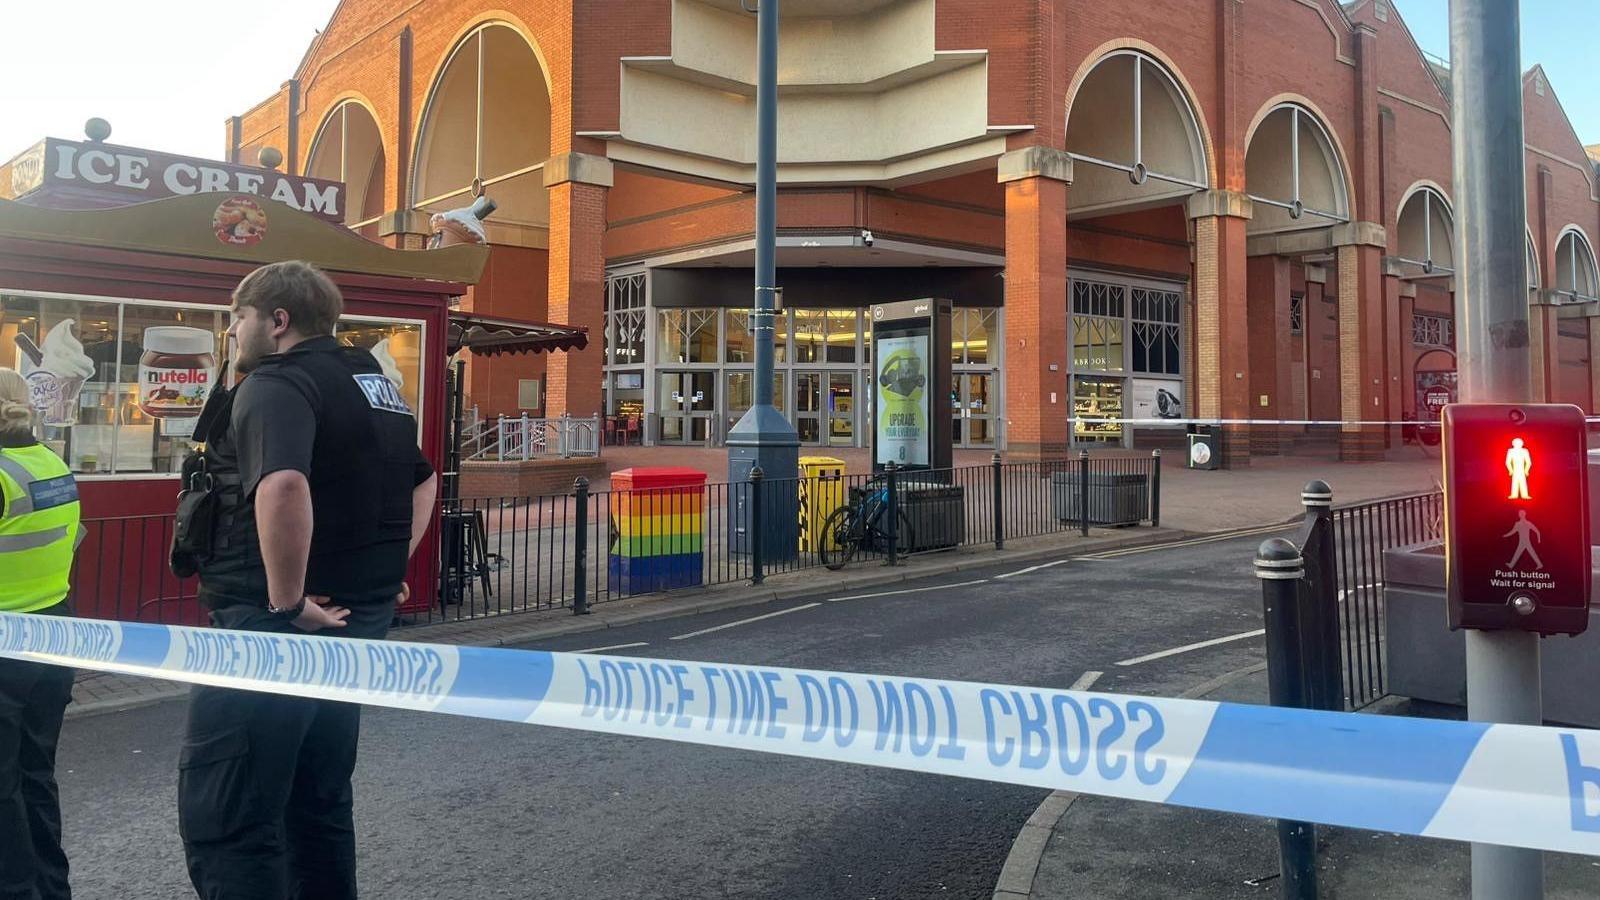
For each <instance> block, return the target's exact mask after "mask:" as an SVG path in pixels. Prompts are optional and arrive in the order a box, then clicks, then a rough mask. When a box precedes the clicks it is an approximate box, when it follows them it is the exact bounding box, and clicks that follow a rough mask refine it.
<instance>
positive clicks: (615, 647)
mask: <svg viewBox="0 0 1600 900" xmlns="http://www.w3.org/2000/svg"><path fill="white" fill-rule="evenodd" d="M648 646H650V642H649V641H634V642H633V643H631V644H612V645H611V646H609V647H590V648H589V649H587V650H574V651H572V652H573V653H599V652H601V651H604V650H631V649H633V648H634V647H648Z"/></svg>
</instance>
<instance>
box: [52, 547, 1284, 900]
mask: <svg viewBox="0 0 1600 900" xmlns="http://www.w3.org/2000/svg"><path fill="white" fill-rule="evenodd" d="M1263 536H1264V535H1261V534H1254V535H1249V536H1242V537H1231V538H1218V537H1212V538H1204V539H1200V540H1201V542H1198V543H1195V542H1190V543H1179V544H1170V545H1165V546H1160V547H1153V548H1147V549H1144V550H1142V551H1138V552H1121V551H1108V552H1103V553H1099V554H1092V555H1084V554H1082V553H1081V551H1080V552H1079V553H1077V554H1073V555H1060V554H1058V555H1057V556H1056V557H1055V558H1052V559H1047V560H1040V559H1034V560H1032V561H1026V560H1013V561H1011V562H1008V563H1007V564H1006V565H1005V566H992V565H991V566H988V567H979V568H974V569H968V570H966V571H960V572H953V573H948V574H944V575H941V576H939V577H937V578H933V579H924V580H917V581H907V582H903V583H900V584H896V585H882V586H880V587H879V588H877V589H859V588H858V589H852V590H849V591H842V590H838V589H832V588H830V587H829V586H827V585H825V584H816V583H815V582H813V583H812V584H811V585H809V593H805V594H803V595H798V596H790V597H786V598H785V599H774V600H771V601H769V602H768V603H766V604H765V605H762V606H756V607H747V608H740V609H724V610H718V611H714V612H706V613H702V614H700V615H697V616H693V617H689V618H675V619H670V620H656V621H644V622H636V623H634V624H622V623H621V622H620V621H619V622H618V623H617V624H616V625H615V627H610V628H607V629H605V630H604V631H601V632H589V633H583V634H570V635H566V636H562V637H557V638H551V639H545V640H541V641H538V642H536V646H539V647H542V648H548V649H557V650H569V651H580V650H589V649H596V648H601V647H606V648H616V649H614V650H610V651H609V652H615V653H624V654H637V655H646V656H663V657H673V658H683V659H699V660H714V661H730V662H740V663H750V664H770V665H783V666H794V667H801V668H818V669H835V670H851V671H862V672H892V673H896V674H902V675H912V676H927V677H934V678H956V679H974V680H985V681H998V682H1008V683H1016V684H1027V685H1039V686H1044V687H1054V688H1066V687H1071V686H1073V685H1079V686H1085V685H1088V684H1093V685H1094V686H1095V687H1097V688H1101V689H1105V690H1111V691H1122V692H1139V693H1148V694H1159V695H1172V694H1176V693H1179V692H1181V691H1183V690H1184V689H1186V688H1188V687H1191V686H1192V685H1194V684H1196V683H1198V682H1202V681H1205V680H1207V679H1209V678H1212V677H1215V676H1217V675H1219V674H1222V673H1225V672H1230V671H1234V670H1236V669H1239V668H1241V667H1243V666H1248V665H1251V664H1253V663H1255V662H1257V661H1259V658H1260V648H1259V646H1258V645H1259V637H1258V636H1257V635H1256V634H1255V629H1258V628H1259V627H1260V613H1259V605H1260V603H1259V598H1258V596H1257V595H1256V593H1255V585H1254V583H1253V579H1252V577H1251V574H1250V566H1249V561H1250V559H1251V554H1252V551H1253V549H1254V547H1255V545H1256V544H1257V543H1258V542H1259V541H1260V540H1261V539H1262V537H1263ZM1069 552H1070V551H1069ZM1002 575H1007V576H1009V577H1006V578H1001V577H1000V576H1002ZM771 613H781V615H777V616H772V615H770V614H771ZM713 629H714V630H713ZM1215 637H1225V638H1233V639H1232V640H1229V641H1227V642H1225V643H1221V644H1215V645H1212V646H1208V647H1204V648H1200V649H1196V650H1192V651H1188V652H1177V653H1168V652H1167V651H1170V650H1173V649H1176V648H1180V647H1182V646H1183V645H1187V644H1190V643H1193V642H1195V641H1197V640H1204V639H1208V638H1215ZM1151 653H1163V654H1166V655H1161V656H1159V657H1156V658H1154V659H1150V660H1149V661H1147V662H1142V663H1136V662H1132V661H1133V660H1135V659H1138V658H1140V657H1148V656H1149V655H1150V654H1151ZM1119 663H1125V664H1124V665H1119ZM182 718H183V708H182V706H181V705H179V704H172V703H167V704H160V705H155V706H149V707H144V708H139V709H132V710H128V711H124V712H120V713H115V714H107V715H101V716H94V717H80V718H77V719H74V720H72V721H70V722H69V723H68V725H67V729H66V733H65V735H64V736H63V740H62V753H61V781H62V793H63V801H64V805H65V817H66V823H67V848H68V852H69V853H70V854H71V856H72V859H73V864H74V867H75V869H74V871H75V875H74V878H75V883H76V886H77V889H78V895H79V896H82V897H87V898H99V897H118V898H163V900H165V898H170V897H176V896H184V895H185V893H186V892H185V884H184V876H183V865H182V857H181V849H180V847H179V845H178V842H177V839H176V836H175V823H174V814H173V796H174V791H175V777H176V773H175V768H176V755H177V749H178V748H177V741H176V740H175V737H174V736H175V735H176V734H178V733H179V731H180V729H181V724H182ZM362 740H363V762H362V766H361V769H360V771H359V772H358V775H357V796H358V798H359V800H358V802H359V807H358V828H359V833H360V839H361V842H362V855H361V877H362V879H363V884H364V890H363V893H364V894H365V895H366V896H372V897H385V898H411V897H469V896H470V897H483V898H491V897H518V898H523V897H574V896H582V897H590V896H606V897H722V896H741V897H762V898H767V897H770V898H790V897H793V898H816V897H845V898H856V897H859V898H898V897H930V896H951V897H982V896H987V895H988V894H989V893H991V892H992V891H993V888H994V885H995V881H996V878H997V877H998V875H999V873H1000V869H1001V865H1002V863H1003V862H1004V860H1005V858H1006V856H1007V854H1008V852H1009V851H1010V849H1011V844H1012V840H1013V838H1014V837H1015V835H1016V833H1017V830H1018V828H1019V827H1020V826H1021V825H1022V823H1023V822H1024V821H1025V820H1026V819H1027V818H1028V816H1029V815H1030V813H1032V812H1033V810H1034V809H1035V808H1036V807H1037V806H1038V805H1039V803H1040V801H1041V800H1042V799H1043V798H1044V797H1045V796H1046V792H1043V791H1039V790H1037V789H1032V788H1020V787H1012V786H1007V785H999V784H992V783H987V782H979V781H969V780H964V779H952V778H942V777H938V776H932V775H921V774H917V773H909V772H898V771H891V770H885V769H875V768H867V767H856V766H847V765H837V764H828V763H822V762H814V761H807V760H799V759H791V758H787V757H775V756H769V755H758V754H750V753H741V752H735V751H726V750H719V749H715V748H709V747H697V746H690V745H683V744H675V743H667V742H659V741H649V740H645V739H636V738H618V737H608V736H599V735H593V734H587V733H581V732H566V731H558V730H553V729H536V728H529V727H526V726H517V725H509V724H503V723H495V722H484V721H478V720H469V719H457V718H450V717H446V716H440V715H426V714H416V713H403V712H398V711H392V710H371V711H370V712H369V714H368V715H367V721H366V728H365V729H364V733H363V738H362Z"/></svg>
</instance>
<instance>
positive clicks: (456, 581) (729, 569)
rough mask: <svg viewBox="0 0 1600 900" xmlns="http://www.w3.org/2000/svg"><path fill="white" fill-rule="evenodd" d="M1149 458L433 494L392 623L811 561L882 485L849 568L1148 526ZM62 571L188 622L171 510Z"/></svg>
mask: <svg viewBox="0 0 1600 900" xmlns="http://www.w3.org/2000/svg"><path fill="white" fill-rule="evenodd" d="M1160 486H1161V459H1160V455H1159V454H1152V455H1149V456H1133V455H1121V456H1111V455H1105V456H1089V455H1082V456H1079V457H1075V458H1072V459H1069V460H1064V461H1060V462H1047V463H1009V464H1008V463H1003V462H1001V461H1000V460H999V458H998V457H996V458H995V459H994V460H993V461H992V462H991V463H990V464H989V465H979V466H962V467H955V468H949V469H937V470H899V471H887V472H882V473H879V474H876V475H843V474H812V475H809V476H802V477H799V478H783V479H778V478H759V479H752V480H750V481H745V482H712V483H708V484H704V485H695V486H692V487H689V488H660V489H650V490H611V489H608V488H601V489H598V490H596V489H593V487H592V486H590V485H589V484H588V483H587V481H585V480H583V479H580V480H579V482H578V483H577V484H576V485H575V486H574V490H572V491H570V492H568V493H563V494H555V495H546V496H506V497H488V498H478V499H463V500H446V501H442V502H441V503H440V504H439V506H438V512H437V513H436V515H437V517H438V522H439V527H438V529H437V532H436V533H435V534H434V535H431V536H430V538H429V540H428V541H427V542H425V544H424V545H423V549H421V550H419V552H418V554H417V559H415V560H413V563H412V566H411V570H410V573H409V583H410V584H411V586H412V598H411V601H410V602H409V603H407V604H405V605H404V606H403V607H402V608H401V616H402V621H407V622H437V621H451V620H458V619H472V618H480V617H485V616H500V615H507V614H512V613H521V612H531V611H537V610H548V609H558V608H571V609H573V610H574V611H576V612H580V613H581V612H584V611H587V609H588V608H589V607H590V606H592V605H593V604H596V603H604V602H606V601H609V600H618V599H622V598H625V597H631V596H636V595H639V594H646V593H657V592H661V591H671V590H683V589H689V588H695V587H701V586H707V585H716V584H727V583H734V582H746V581H748V582H755V583H760V582H761V581H763V580H765V579H766V578H769V577H771V576H774V575H782V574H785V573H789V572H796V571H802V570H806V569H811V568H817V567H821V566H822V565H823V564H824V560H823V558H822V556H823V554H822V553H821V550H822V548H823V546H824V543H825V542H826V541H829V540H832V537H833V536H832V535H830V534H828V533H827V529H826V524H827V521H828V518H829V516H831V515H832V514H833V513H834V512H835V511H836V510H838V509H839V508H841V507H844V506H846V505H851V504H859V503H862V502H863V501H864V498H866V497H869V496H872V495H874V494H876V495H878V496H879V497H882V496H883V494H884V492H887V493H888V495H889V497H890V498H891V499H890V502H889V508H890V509H892V510H894V514H895V516H896V518H894V519H890V520H889V521H900V520H901V518H902V516H901V514H902V513H903V520H904V527H902V528H895V529H889V536H888V539H887V540H882V541H874V542H872V543H871V544H870V545H865V546H861V547H860V548H859V549H858V550H857V552H856V553H855V556H854V557H853V558H852V559H851V561H850V562H849V566H850V567H852V568H860V567H864V566H875V565H876V566H882V565H896V564H898V563H900V562H901V561H902V560H903V559H905V558H907V557H911V556H918V555H922V554H928V553H937V552H941V551H945V550H951V549H955V548H959V547H971V546H981V545H992V546H994V547H996V548H1001V547H1004V546H1005V544H1006V543H1007V542H1008V541H1016V540H1021V539H1024V538H1034V537H1042V536H1047V535H1053V534H1065V533H1078V534H1088V533H1089V531H1090V529H1091V528H1096V527H1110V526H1129V525H1139V524H1144V523H1150V524H1153V525H1159V524H1160V515H1161V512H1160V489H1161V488H1160ZM84 524H85V527H86V531H87V537H86V540H85V541H84V543H83V545H82V547H81V548H80V550H79V553H78V558H77V562H76V574H75V577H74V582H73V583H74V585H75V590H74V596H75V601H76V604H77V608H78V610H79V611H80V613H81V614H83V615H86V616H92V617H98V618H108V619H122V620H126V621H146V622H162V623H171V624H202V623H203V622H204V621H205V613H204V610H203V609H202V608H201V605H200V603H199V602H198V600H197V598H196V592H197V590H198V583H197V581H196V579H193V578H182V579H180V578H177V577H176V576H174V575H173V574H172V572H171V570H170V569H169V568H168V565H167V551H168V547H169V545H170V543H171V538H172V525H173V516H171V515H152V516H134V517H122V518H107V519H96V520H87V521H85V523H84Z"/></svg>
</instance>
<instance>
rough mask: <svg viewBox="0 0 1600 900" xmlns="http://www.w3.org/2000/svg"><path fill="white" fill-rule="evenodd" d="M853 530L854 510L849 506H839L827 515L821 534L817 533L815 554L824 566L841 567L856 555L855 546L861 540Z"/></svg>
mask: <svg viewBox="0 0 1600 900" xmlns="http://www.w3.org/2000/svg"><path fill="white" fill-rule="evenodd" d="M854 532H855V511H854V510H852V509H851V508H850V507H848V506H841V507H839V508H838V509H836V510H834V511H833V513H832V514H831V515H829V516H828V521H827V522H826V523H825V524H824V525H823V526H822V534H820V535H817V556H818V558H820V559H821V560H822V564H823V565H824V566H827V567H828V568H830V569H835V570H837V569H842V568H844V566H845V563H848V562H849V561H850V558H851V557H853V556H855V555H856V547H857V546H859V545H860V543H861V541H860V540H858V539H857V538H856V536H855V534H854Z"/></svg>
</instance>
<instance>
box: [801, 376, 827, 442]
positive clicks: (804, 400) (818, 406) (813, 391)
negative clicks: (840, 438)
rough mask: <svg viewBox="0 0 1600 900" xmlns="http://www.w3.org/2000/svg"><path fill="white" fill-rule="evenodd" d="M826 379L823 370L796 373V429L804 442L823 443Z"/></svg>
mask: <svg viewBox="0 0 1600 900" xmlns="http://www.w3.org/2000/svg"><path fill="white" fill-rule="evenodd" d="M826 381H827V378H826V375H825V373H822V372H814V371H813V372H807V371H804V370H802V371H798V372H795V373H794V430H795V431H796V432H798V433H799V435H800V443H802V444H820V443H822V418H823V415H822V413H823V405H822V391H823V385H824V384H825V383H826Z"/></svg>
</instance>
